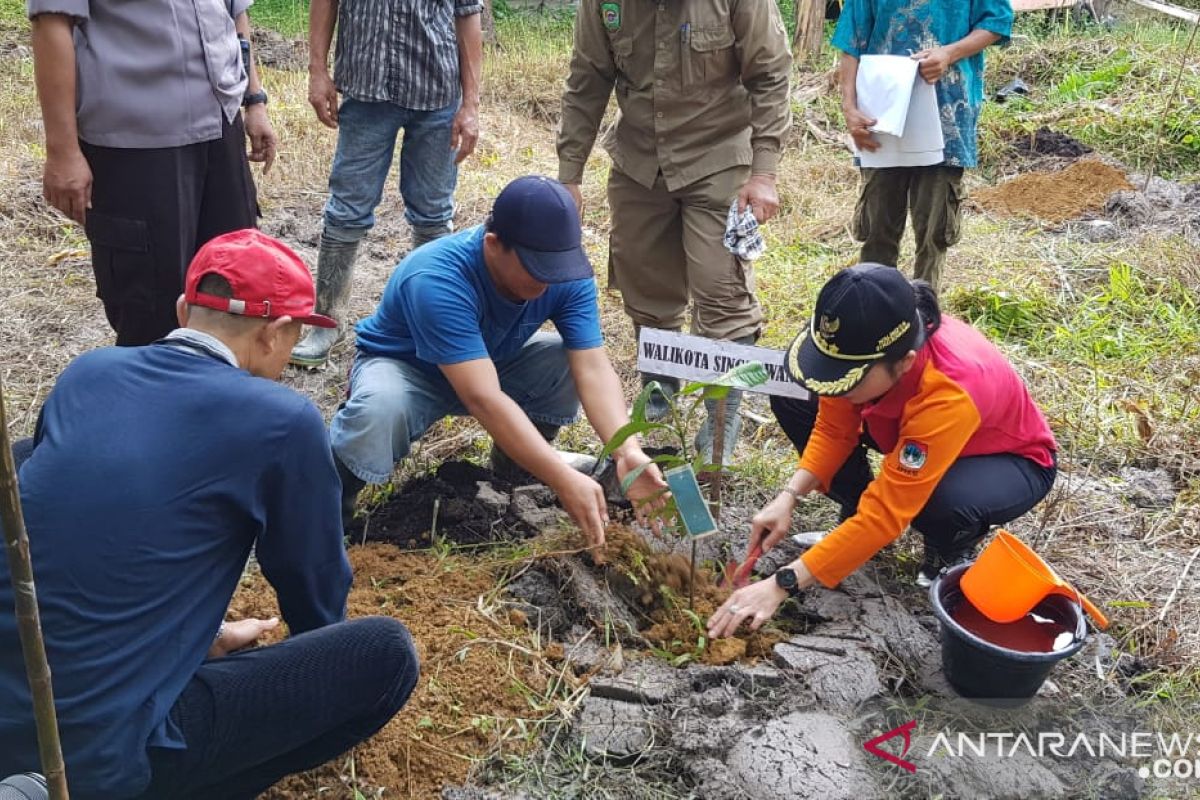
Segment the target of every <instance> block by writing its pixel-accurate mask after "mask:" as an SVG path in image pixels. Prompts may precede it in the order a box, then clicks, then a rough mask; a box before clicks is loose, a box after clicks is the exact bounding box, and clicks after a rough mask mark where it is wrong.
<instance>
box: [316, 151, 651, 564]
mask: <svg viewBox="0 0 1200 800" xmlns="http://www.w3.org/2000/svg"><path fill="white" fill-rule="evenodd" d="M547 321H550V322H553V323H554V327H555V329H556V331H557V332H556V333H549V332H541V333H539V329H540V328H541V327H542V325H543V324H545V323H546V322H547ZM356 331H357V335H358V338H357V342H358V357H357V358H356V359H355V362H354V369H353V371H352V372H351V375H350V398H349V399H348V400H347V402H346V404H345V405H344V406H343V407H342V409H341V410H340V411H339V412H338V414H337V416H336V417H334V419H333V422H332V423H330V428H329V431H330V438H331V439H332V443H333V452H334V454H335V459H336V461H337V466H338V472H339V474H340V475H341V477H342V486H343V492H344V494H343V502H344V504H345V509H344V513H345V514H346V515H347V516H346V517H344V519H346V518H348V517H349V515H350V514H352V513H353V508H354V499H355V496H356V495H357V494H358V492H359V490H360V489H362V487H363V486H364V485H365V483H367V482H370V483H383V482H384V481H387V480H388V479H389V478H390V477H391V475H392V470H393V468H394V466H395V464H396V462H398V461H400V460H401V459H402V458H404V457H405V456H406V455H407V454H408V451H409V448H410V447H411V445H412V443H413V442H415V441H417V440H418V439H420V438H421V436H422V435H423V434H424V433H425V431H426V430H428V429H429V427H430V426H431V425H433V423H435V422H437V421H438V420H440V419H441V418H442V417H445V416H447V415H450V414H456V415H466V414H470V415H471V416H473V417H475V418H476V419H477V420H479V422H480V424H481V425H483V427H484V428H485V429H486V430H487V432H488V433H490V434H491V435H492V439H493V441H494V443H495V447H494V449H493V453H492V461H493V465H494V466H496V467H498V468H499V469H498V471H500V472H508V473H511V472H512V471H513V470H512V468H513V466H514V465H513V462H515V463H516V465H517V466H519V467H523V468H524V469H525V470H527V471H528V472H529V473H532V474H533V476H534V477H535V478H537V479H539V480H541V481H542V482H543V483H545V484H546V485H547V486H549V487H550V488H551V489H553V490H554V491H555V492H556V493H557V494H558V496H559V499H560V500H561V501H562V504H563V508H564V509H566V511H567V513H568V514H570V516H571V518H572V519H573V520H574V521H575V523H576V524H577V525H579V527H580V528H582V529H583V532H584V535H585V536H586V537H587V540H588V542H589V543H591V544H602V543H603V542H604V523H605V521H606V520H607V516H608V514H607V507H606V504H605V497H604V491H603V490H602V489H601V488H600V485H599V484H598V483H597V482H596V481H595V480H593V479H592V478H590V477H588V476H587V475H583V474H581V473H580V472H577V471H576V470H574V469H572V468H571V466H570V465H569V464H567V463H565V462H564V460H563V459H562V458H561V457H560V454H558V453H557V452H556V451H555V450H554V449H553V448H552V447H551V446H550V444H549V443H550V442H551V441H552V440H553V439H554V437H555V436H556V435H557V433H558V430H559V428H560V427H561V426H563V425H566V424H568V423H570V422H572V421H574V419H575V417H576V416H577V415H578V413H579V406H580V403H581V402H582V405H583V409H584V411H585V412H586V414H587V418H588V421H589V422H590V423H591V424H592V427H593V428H594V429H595V431H596V434H597V435H598V436H599V437H600V440H601V441H603V442H607V441H608V440H609V439H610V438H611V437H612V436H613V434H615V433H616V432H617V430H619V429H620V428H621V426H622V425H625V424H626V423H628V422H629V416H628V414H627V413H626V408H625V396H624V393H623V391H622V389H621V382H620V380H618V378H617V375H616V372H614V371H613V368H612V364H611V363H609V360H608V355H607V353H606V352H605V350H604V337H603V335H602V333H601V331H600V317H599V308H598V306H597V300H596V281H595V278H594V276H593V274H592V266H591V264H590V263H589V262H588V259H587V255H586V254H585V253H584V252H583V247H582V244H581V229H580V225H579V215H578V213H577V211H576V207H575V203H574V201H573V200H572V199H571V195H570V194H569V193H568V192H567V190H566V189H565V188H564V187H563V185H562V184H560V183H559V182H558V181H554V180H551V179H549V178H544V177H541V176H535V175H530V176H526V177H523V178H517V179H516V180H515V181H513V182H512V183H510V184H509V185H508V186H506V187H505V188H504V191H502V192H501V193H500V195H499V196H498V197H497V198H496V202H495V204H494V205H493V206H492V213H491V215H490V216H489V217H488V220H487V222H486V223H485V224H484V225H481V226H477V227H474V228H470V229H468V230H465V231H462V232H460V233H457V234H454V235H452V236H447V237H444V238H441V239H438V240H436V241H434V242H431V243H429V244H427V245H426V246H424V247H422V248H419V249H417V250H415V251H413V252H412V253H410V254H409V255H408V257H407V258H405V259H404V260H403V261H402V262H400V265H399V266H398V267H397V268H396V271H395V272H394V273H393V274H392V277H391V279H390V280H389V281H388V284H387V286H386V287H385V288H384V291H383V298H382V299H381V300H380V302H379V308H378V309H377V310H376V311H375V314H374V315H373V316H371V317H368V318H367V319H365V320H363V321H362V322H360V323H359V324H358V326H357V328H356ZM613 459H614V461H615V462H616V467H617V473H618V475H619V476H622V477H624V476H625V475H628V474H630V473H632V472H634V471H635V470H638V469H639V468H641V470H642V471H641V472H640V475H639V477H638V478H637V479H636V480H635V481H634V482H633V485H632V486H631V487H630V488H629V492H628V495H629V498H630V500H632V501H634V503H635V505H639V506H640V504H641V502H642V501H647V500H650V498H652V497H655V496H656V495H659V494H660V493H661V491H662V490H664V489H665V488H666V485H665V484H664V483H663V481H662V476H661V475H660V474H659V472H658V469H657V467H654V466H650V468H649V469H646V468H645V465H646V464H648V463H649V458H648V457H647V456H646V454H645V453H643V452H642V449H641V447H640V446H639V445H638V443H637V441H636V439H635V438H630V439H629V440H628V441H626V442H625V444H624V445H622V446H621V447H620V448H618V449H617V451H616V452H615V453H614V454H613Z"/></svg>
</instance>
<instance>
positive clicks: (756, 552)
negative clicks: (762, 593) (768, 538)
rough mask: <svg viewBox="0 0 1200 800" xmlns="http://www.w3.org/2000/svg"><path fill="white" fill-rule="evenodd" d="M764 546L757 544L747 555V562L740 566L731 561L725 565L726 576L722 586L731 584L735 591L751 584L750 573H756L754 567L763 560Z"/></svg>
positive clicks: (723, 578) (722, 579) (722, 580)
mask: <svg viewBox="0 0 1200 800" xmlns="http://www.w3.org/2000/svg"><path fill="white" fill-rule="evenodd" d="M762 554H763V550H762V544H761V543H760V544H756V545H754V547H752V548H750V552H749V553H747V554H746V560H745V561H743V562H742V563H741V564H740V565H739V564H738V563H737V562H736V561H730V562H729V563H728V564H726V565H725V574H724V575H723V576H722V578H721V582H720V583H721V585H725V584H727V583H728V584H730V585H732V586H733V588H734V589H741V588H742V587H743V586H746V585H748V584H749V583H750V573H751V572H753V571H754V565H755V564H757V563H758V559H760V558H762Z"/></svg>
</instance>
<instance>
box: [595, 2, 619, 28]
mask: <svg viewBox="0 0 1200 800" xmlns="http://www.w3.org/2000/svg"><path fill="white" fill-rule="evenodd" d="M600 18H601V19H603V20H604V27H606V28H608V29H609V30H610V31H619V30H621V4H620V3H601V4H600Z"/></svg>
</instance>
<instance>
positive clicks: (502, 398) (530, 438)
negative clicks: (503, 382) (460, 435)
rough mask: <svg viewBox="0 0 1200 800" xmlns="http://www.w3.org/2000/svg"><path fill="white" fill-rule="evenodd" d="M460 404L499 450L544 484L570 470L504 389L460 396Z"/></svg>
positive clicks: (554, 481)
mask: <svg viewBox="0 0 1200 800" xmlns="http://www.w3.org/2000/svg"><path fill="white" fill-rule="evenodd" d="M463 405H465V406H466V407H467V413H469V414H470V415H471V416H473V417H474V418H475V419H477V420H478V421H479V424H480V425H482V426H483V428H484V430H486V431H487V432H488V433H489V434H491V437H492V440H493V441H494V442H495V443H496V445H497V446H498V447H499V448H500V449H501V450H503V451H504V452H505V453H506V454H507V455H508V456H509V457H510V458H512V460H513V461H516V462H517V463H518V464H520V465H521V466H522V467H524V468H525V469H527V470H529V472H530V473H531V474H532V475H533V476H534V477H535V478H537V479H539V480H540V481H542V482H543V483H545V484H546V485H547V486H550V487H554V486H557V485H558V482H559V479H560V476H561V475H562V473H563V472H564V471H565V470H569V469H570V467H568V466H567V465H566V464H565V463H564V462H563V460H562V459H561V458H559V457H558V454H557V453H556V452H554V448H553V447H551V446H550V445H549V444H548V443H547V442H546V440H545V439H543V438H542V436H541V434H540V433H538V430H537V428H535V427H534V426H533V423H532V422H530V421H529V417H527V416H526V415H525V412H524V411H522V410H521V407H520V406H518V405H517V404H516V402H514V401H513V399H512V398H511V397H509V396H508V395H506V394H504V392H499V391H498V392H496V393H495V394H489V395H487V396H484V397H480V398H473V399H467V398H463Z"/></svg>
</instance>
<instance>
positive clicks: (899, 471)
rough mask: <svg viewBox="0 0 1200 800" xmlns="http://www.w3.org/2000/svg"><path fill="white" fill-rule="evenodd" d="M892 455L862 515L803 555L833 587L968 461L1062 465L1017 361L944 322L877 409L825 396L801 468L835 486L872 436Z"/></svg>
mask: <svg viewBox="0 0 1200 800" xmlns="http://www.w3.org/2000/svg"><path fill="white" fill-rule="evenodd" d="M864 429H865V430H866V432H867V433H868V434H869V435H870V436H871V438H872V439H874V441H875V443H876V444H878V445H879V448H880V450H881V451H882V452H883V453H884V454H885V456H884V459H883V469H882V470H881V472H880V473H879V475H878V476H876V478H875V480H874V481H872V482H871V484H870V485H869V486H868V487H867V490H866V491H865V492H864V493H863V495H862V498H861V499H860V500H859V504H858V513H856V514H855V515H854V516H852V517H850V518H849V519H847V520H846V521H845V522H843V523H842V524H841V525H839V526H838V527H837V528H835V529H834V530H833V531H832V532H831V533H830V534H829V535H828V536H826V537H825V538H824V539H822V540H821V542H820V543H819V544H817V545H816V546H815V547H813V548H812V549H811V550H809V551H808V552H807V553H805V554H804V556H803V560H804V565H805V566H806V567H807V568H808V571H809V572H811V573H812V574H813V576H814V577H815V578H816V579H817V580H819V581H820V582H821V583H822V584H824V585H825V586H828V587H831V588H832V587H833V586H836V585H837V584H838V583H840V582H841V581H842V580H843V579H844V578H845V577H846V576H847V575H849V574H850V573H852V572H854V570H856V569H858V568H859V567H860V566H862V565H863V564H864V563H866V562H867V561H868V560H870V558H871V557H872V556H874V555H875V553H877V552H879V550H880V549H882V548H883V547H884V546H886V545H887V544H888V543H890V542H892V541H893V540H895V539H896V538H897V537H899V536H900V534H901V533H902V532H903V531H904V529H905V528H907V527H908V525H909V523H911V522H912V520H913V519H914V518H915V517H916V516H917V515H918V514H919V513H920V512H921V509H923V508H924V507H925V503H926V502H927V501H928V500H929V497H930V495H932V494H933V490H934V489H935V488H936V487H937V485H938V483H939V482H940V481H941V479H942V476H943V475H945V474H946V471H947V470H948V469H950V467H951V465H952V464H954V462H955V461H956V460H958V459H959V458H962V457H965V456H982V455H992V454H997V453H1011V454H1014V455H1019V456H1024V457H1025V458H1028V459H1030V460H1031V461H1034V462H1035V463H1037V464H1039V465H1041V466H1043V467H1050V466H1051V465H1052V464H1053V463H1054V453H1055V451H1056V450H1057V449H1058V445H1057V443H1056V442H1055V441H1054V434H1052V433H1051V432H1050V426H1049V425H1048V424H1047V422H1046V418H1045V416H1043V415H1042V412H1041V410H1040V409H1039V408H1038V407H1037V405H1035V404H1034V402H1033V399H1032V398H1031V397H1030V395H1029V390H1028V389H1027V388H1026V387H1025V383H1024V382H1023V381H1022V380H1021V377H1020V376H1019V375H1018V374H1017V373H1016V371H1015V370H1014V369H1013V367H1012V365H1011V364H1010V363H1009V362H1008V360H1007V359H1006V358H1005V357H1004V356H1003V355H1002V354H1001V353H1000V351H999V350H997V349H996V347H995V345H993V344H992V343H991V342H989V341H988V340H987V338H985V337H984V336H983V334H981V333H980V332H979V331H977V330H975V329H974V328H972V327H971V326H970V325H967V324H966V323H964V322H961V321H959V320H957V319H954V318H952V317H948V316H944V317H943V318H942V325H941V327H940V328H938V330H937V332H936V333H935V334H934V335H933V337H932V338H931V339H930V340H929V342H928V343H927V344H926V345H925V347H923V348H921V350H920V352H918V353H917V359H916V361H915V362H914V363H913V366H912V368H911V369H910V370H909V371H908V372H907V373H906V374H905V375H904V377H903V378H901V379H900V382H899V383H898V384H896V385H895V386H894V387H893V388H892V389H891V391H889V392H888V393H887V394H885V395H884V396H883V397H881V398H879V400H877V401H876V402H874V403H868V404H865V405H855V404H853V403H851V402H850V401H849V400H845V399H843V398H839V397H823V398H821V400H820V410H819V411H818V414H817V423H816V426H815V427H814V429H813V432H812V436H811V437H810V438H809V441H808V446H807V447H805V449H804V453H803V455H801V457H800V467H801V468H802V469H806V470H808V471H809V472H811V473H813V474H814V475H816V476H817V478H819V479H820V481H821V486H822V489H824V490H828V488H829V484H830V481H831V480H832V479H833V476H834V474H835V473H836V472H837V471H838V470H839V469H840V468H841V467H842V465H843V464H844V463H845V462H846V459H847V458H848V457H849V456H850V453H851V452H852V451H853V449H854V448H855V447H856V446H857V445H858V443H859V437H860V434H861V433H862V431H863V430H864Z"/></svg>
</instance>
